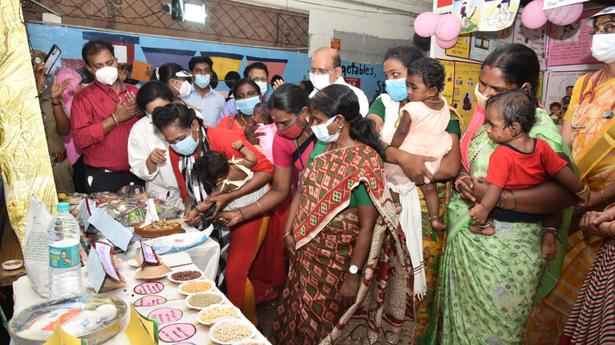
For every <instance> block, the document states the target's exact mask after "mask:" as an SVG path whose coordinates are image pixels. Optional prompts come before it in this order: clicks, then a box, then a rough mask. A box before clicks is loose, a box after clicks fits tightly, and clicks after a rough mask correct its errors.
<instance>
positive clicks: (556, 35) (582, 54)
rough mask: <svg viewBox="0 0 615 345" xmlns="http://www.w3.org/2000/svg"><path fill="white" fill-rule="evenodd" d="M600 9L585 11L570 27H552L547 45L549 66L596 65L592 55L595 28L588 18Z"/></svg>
mask: <svg viewBox="0 0 615 345" xmlns="http://www.w3.org/2000/svg"><path fill="white" fill-rule="evenodd" d="M599 10H600V9H591V10H586V11H583V14H582V15H581V18H580V19H579V20H578V21H577V22H575V23H573V24H570V25H550V26H549V28H550V29H549V37H548V43H547V66H549V67H552V66H565V65H581V64H596V63H598V61H597V60H596V59H594V57H593V56H592V53H591V45H592V39H591V35H590V34H589V33H590V32H591V31H592V30H593V28H592V23H591V21H590V20H588V18H590V17H591V16H592V15H594V14H595V13H597V12H598V11H599Z"/></svg>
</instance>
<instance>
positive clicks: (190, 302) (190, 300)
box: [186, 291, 224, 310]
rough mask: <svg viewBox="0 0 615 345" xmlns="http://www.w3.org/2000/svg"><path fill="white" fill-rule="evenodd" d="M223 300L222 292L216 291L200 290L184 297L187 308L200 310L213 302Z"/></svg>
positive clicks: (217, 302) (216, 302) (218, 302)
mask: <svg viewBox="0 0 615 345" xmlns="http://www.w3.org/2000/svg"><path fill="white" fill-rule="evenodd" d="M222 302H224V297H223V296H222V294H220V293H217V292H213V291H210V292H200V293H196V294H194V295H190V296H188V297H186V305H187V306H188V308H191V309H197V310H201V309H203V308H206V307H209V306H210V305H213V304H220V303H222Z"/></svg>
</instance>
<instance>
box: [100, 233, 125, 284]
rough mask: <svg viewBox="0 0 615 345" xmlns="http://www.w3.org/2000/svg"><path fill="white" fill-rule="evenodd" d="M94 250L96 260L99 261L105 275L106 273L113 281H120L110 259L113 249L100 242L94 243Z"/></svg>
mask: <svg viewBox="0 0 615 345" xmlns="http://www.w3.org/2000/svg"><path fill="white" fill-rule="evenodd" d="M95 248H96V253H97V254H98V258H99V259H100V262H101V263H102V266H103V268H104V270H105V273H107V275H108V276H109V277H111V278H113V279H115V280H120V276H119V274H118V272H117V269H116V268H115V266H113V260H112V258H111V249H113V248H111V246H110V245H108V244H106V243H102V242H96V244H95Z"/></svg>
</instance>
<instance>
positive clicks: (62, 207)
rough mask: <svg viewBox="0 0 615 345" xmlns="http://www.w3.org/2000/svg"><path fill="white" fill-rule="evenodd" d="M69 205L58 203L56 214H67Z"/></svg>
mask: <svg viewBox="0 0 615 345" xmlns="http://www.w3.org/2000/svg"><path fill="white" fill-rule="evenodd" d="M69 211H70V204H69V203H67V202H59V203H58V212H69Z"/></svg>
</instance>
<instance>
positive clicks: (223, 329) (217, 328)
mask: <svg viewBox="0 0 615 345" xmlns="http://www.w3.org/2000/svg"><path fill="white" fill-rule="evenodd" d="M255 335H256V330H255V329H254V326H253V325H252V324H251V323H250V322H249V321H246V320H239V319H225V320H220V321H218V322H216V323H215V324H214V325H213V326H212V327H211V328H210V329H209V339H211V340H212V341H213V342H215V343H217V344H221V345H232V344H235V343H237V342H239V341H243V340H248V339H250V338H253V337H254V336H255Z"/></svg>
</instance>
